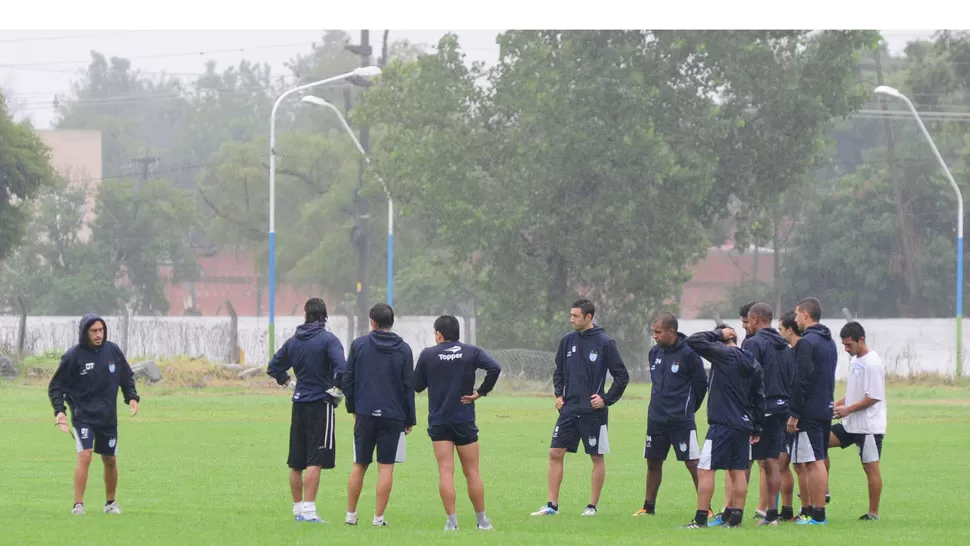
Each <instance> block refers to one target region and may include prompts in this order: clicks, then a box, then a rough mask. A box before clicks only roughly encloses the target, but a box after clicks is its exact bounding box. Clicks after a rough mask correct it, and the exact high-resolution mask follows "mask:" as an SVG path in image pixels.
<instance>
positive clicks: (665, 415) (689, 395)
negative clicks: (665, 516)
mask: <svg viewBox="0 0 970 546" xmlns="http://www.w3.org/2000/svg"><path fill="white" fill-rule="evenodd" d="M678 327H679V324H678V323H677V317H675V316H673V315H672V314H670V313H662V314H661V315H660V316H658V317H657V319H656V320H654V321H653V326H652V329H653V340H654V341H655V342H656V345H654V346H653V347H652V348H651V349H650V354H649V357H648V361H649V362H650V381H651V389H650V408H649V410H648V413H647V441H646V446H645V447H644V449H643V457H644V458H645V459H647V496H646V499H645V500H644V501H643V508H641V509H640V510H638V511H637V512H635V513H634V514H633V515H634V516H643V515H653V514H655V513H656V508H657V492H658V491H659V490H660V482H661V481H662V479H663V464H664V460H665V459H666V458H667V454H668V452H669V451H670V447H671V446H673V448H674V455H675V456H676V457H677V460H678V461H681V462H683V463H684V465H685V466H686V467H687V471H688V472H690V477H691V478H692V479H693V480H694V490H695V491H696V490H697V460H698V459H699V458H700V456H701V451H700V447H699V446H698V443H697V425H696V423H695V422H694V412H696V411H697V410H698V409H700V407H701V403H702V402H703V401H704V396H705V395H706V394H707V373H706V372H705V371H704V362H702V361H701V357H699V356H697V353H695V352H694V351H693V350H691V348H690V347H688V346H687V336H686V335H684V334H682V333H680V332H678V331H677V329H678Z"/></svg>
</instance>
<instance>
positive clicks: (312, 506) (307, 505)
mask: <svg viewBox="0 0 970 546" xmlns="http://www.w3.org/2000/svg"><path fill="white" fill-rule="evenodd" d="M302 513H303V515H304V516H313V517H316V515H317V503H315V502H304V503H303V512H302Z"/></svg>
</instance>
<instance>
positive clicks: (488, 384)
mask: <svg viewBox="0 0 970 546" xmlns="http://www.w3.org/2000/svg"><path fill="white" fill-rule="evenodd" d="M475 368H476V369H479V370H485V379H483V380H482V384H481V385H479V387H478V388H477V389H475V392H476V393H478V395H479V396H487V395H488V393H490V392H492V389H494V388H495V384H496V383H498V378H499V376H500V375H502V366H501V364H499V363H498V362H497V361H496V360H495V359H494V358H492V355H490V354H488V353H486V352H485V351H483V350H481V349H479V350H478V358H477V359H476V360H475Z"/></svg>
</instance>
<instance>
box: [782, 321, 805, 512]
mask: <svg viewBox="0 0 970 546" xmlns="http://www.w3.org/2000/svg"><path fill="white" fill-rule="evenodd" d="M778 333H779V334H781V337H783V338H785V341H787V342H788V347H789V348H788V351H789V353H791V355H792V360H793V361H794V358H795V345H797V344H798V340H799V339H801V336H802V331H801V330H799V329H798V324H797V323H796V322H795V312H794V311H788V312H787V313H785V314H784V315H782V316H781V318H780V319H778ZM789 392H790V387H789ZM791 437H792V435H791V434H789V433H788V431H787V423H786V430H785V450H784V451H782V452H781V455H780V457H779V463H780V464H781V518H780V519H781V521H793V520H794V519H795V512H794V510H795V509H794V506H795V505H794V502H793V501H794V500H795V498H794V497H795V478H794V477H793V476H792V472H791V464H790V463H791V458H790V457H789V456H788V446H789V445H790V444H791ZM798 468H799V472H798V489H799V490H801V491H804V490H805V488H804V486H803V485H802V483H803V479H804V476H803V473H802V472H801V467H798ZM800 515H810V514H809V512H808V511H807V508H806V507H805V506H803V507H802V509H801V514H800Z"/></svg>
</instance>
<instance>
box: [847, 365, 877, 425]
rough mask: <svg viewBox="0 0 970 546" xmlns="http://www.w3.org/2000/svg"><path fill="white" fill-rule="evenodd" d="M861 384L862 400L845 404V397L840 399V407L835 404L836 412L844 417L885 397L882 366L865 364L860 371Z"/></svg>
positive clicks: (865, 408) (873, 404)
mask: <svg viewBox="0 0 970 546" xmlns="http://www.w3.org/2000/svg"><path fill="white" fill-rule="evenodd" d="M862 374H863V375H862V385H863V388H864V389H865V395H864V396H863V398H862V400H859V401H858V402H856V403H855V404H852V405H850V406H845V398H843V399H842V407H839V406H836V413H837V414H838V415H839V416H840V417H845V416H847V415H849V414H850V413H855V412H857V411H863V410H867V409H869V408H871V407H872V406H875V405H876V404H878V403H879V402H881V401H882V400H885V398H886V383H885V380H884V379H883V372H882V368H881V367H879V368H875V367H869V366H866V368H865V370H863V372H862Z"/></svg>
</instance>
